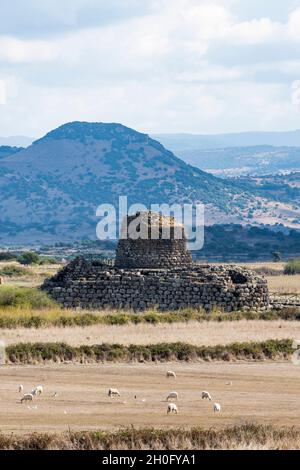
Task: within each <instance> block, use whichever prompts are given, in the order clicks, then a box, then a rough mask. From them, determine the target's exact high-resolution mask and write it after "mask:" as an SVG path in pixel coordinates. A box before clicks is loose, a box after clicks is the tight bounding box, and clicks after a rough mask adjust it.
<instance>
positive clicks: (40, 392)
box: [35, 385, 44, 395]
mask: <svg viewBox="0 0 300 470" xmlns="http://www.w3.org/2000/svg"><path fill="white" fill-rule="evenodd" d="M35 391H36V395H42V393H43V391H44V390H43V387H42V386H41V385H38V386H37V387H35Z"/></svg>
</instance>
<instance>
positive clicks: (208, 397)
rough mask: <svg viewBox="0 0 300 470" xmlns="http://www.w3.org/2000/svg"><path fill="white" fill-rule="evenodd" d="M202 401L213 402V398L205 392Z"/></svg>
mask: <svg viewBox="0 0 300 470" xmlns="http://www.w3.org/2000/svg"><path fill="white" fill-rule="evenodd" d="M202 400H209V401H211V400H212V398H211V396H210V394H209V393H208V392H206V391H204V392H202Z"/></svg>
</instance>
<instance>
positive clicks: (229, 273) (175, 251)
mask: <svg viewBox="0 0 300 470" xmlns="http://www.w3.org/2000/svg"><path fill="white" fill-rule="evenodd" d="M152 214H153V213H152ZM152 214H150V213H143V214H136V216H132V217H128V219H127V222H126V223H127V226H129V224H130V223H131V222H132V221H133V222H134V220H135V218H137V217H138V216H139V218H140V220H142V222H141V223H142V224H146V227H148V228H149V227H150V226H152V225H151V223H150V215H151V217H153V216H152ZM151 221H152V224H153V223H154V224H156V228H157V229H158V230H157V231H158V234H159V236H158V238H156V239H155V240H152V239H150V238H149V239H146V240H144V239H137V240H133V239H122V240H120V241H119V244H118V248H117V253H116V261H115V264H114V265H111V264H107V263H106V262H103V261H101V260H99V261H94V262H87V261H86V260H84V259H83V258H76V259H75V260H73V261H72V262H71V263H69V264H68V265H67V266H66V267H65V268H63V269H62V270H61V271H59V272H58V273H57V275H55V276H54V277H52V278H50V279H48V280H46V281H45V283H44V284H43V286H42V288H43V289H44V290H46V291H47V292H48V293H49V294H50V295H51V297H52V298H54V299H55V300H56V301H58V302H60V303H61V304H63V306H64V307H66V308H67V307H69V308H73V307H80V308H84V309H99V308H121V309H133V310H136V311H142V310H145V309H148V308H151V307H156V308H157V309H159V310H163V311H165V310H178V309H180V308H183V307H195V308H204V309H205V310H207V311H211V310H213V309H214V308H218V309H222V310H224V311H227V312H230V311H235V310H256V311H259V310H266V309H267V308H268V307H269V292H268V286H267V281H266V280H265V279H264V278H263V277H261V276H258V275H257V274H256V273H254V272H252V271H250V270H248V269H245V268H242V267H238V266H235V265H218V266H216V265H199V264H196V263H193V262H192V257H191V254H190V253H189V252H188V250H187V248H186V239H185V237H184V230H183V227H181V226H178V224H177V229H178V228H181V230H182V231H183V237H182V239H180V240H177V239H175V238H174V233H175V232H174V230H175V228H176V223H175V221H174V219H173V218H166V217H162V216H159V215H157V217H156V219H155V218H154V222H153V218H151ZM164 224H169V225H170V228H171V231H170V232H171V238H170V239H163V238H162V227H163V226H164Z"/></svg>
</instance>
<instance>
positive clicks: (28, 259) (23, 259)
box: [18, 251, 40, 265]
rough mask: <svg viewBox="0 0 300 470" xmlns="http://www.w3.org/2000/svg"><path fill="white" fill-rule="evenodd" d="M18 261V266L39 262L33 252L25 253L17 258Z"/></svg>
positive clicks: (38, 258) (37, 256)
mask: <svg viewBox="0 0 300 470" xmlns="http://www.w3.org/2000/svg"><path fill="white" fill-rule="evenodd" d="M18 261H19V263H20V264H24V265H28V264H38V263H39V262H40V257H39V255H38V254H37V253H34V252H33V251H27V252H25V253H23V254H22V255H21V256H19V258H18Z"/></svg>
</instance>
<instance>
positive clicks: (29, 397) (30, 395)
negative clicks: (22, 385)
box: [21, 393, 33, 403]
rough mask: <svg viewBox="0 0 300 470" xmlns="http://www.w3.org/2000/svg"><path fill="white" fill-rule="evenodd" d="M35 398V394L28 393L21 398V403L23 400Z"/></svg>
mask: <svg viewBox="0 0 300 470" xmlns="http://www.w3.org/2000/svg"><path fill="white" fill-rule="evenodd" d="M32 400H33V395H32V393H26V394H25V395H24V396H23V397H22V398H21V403H23V401H32Z"/></svg>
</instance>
